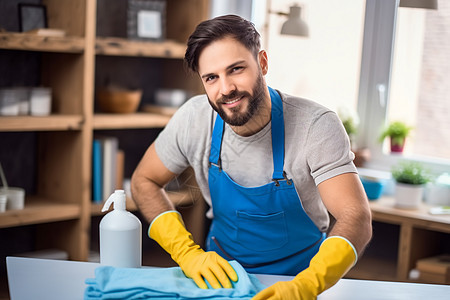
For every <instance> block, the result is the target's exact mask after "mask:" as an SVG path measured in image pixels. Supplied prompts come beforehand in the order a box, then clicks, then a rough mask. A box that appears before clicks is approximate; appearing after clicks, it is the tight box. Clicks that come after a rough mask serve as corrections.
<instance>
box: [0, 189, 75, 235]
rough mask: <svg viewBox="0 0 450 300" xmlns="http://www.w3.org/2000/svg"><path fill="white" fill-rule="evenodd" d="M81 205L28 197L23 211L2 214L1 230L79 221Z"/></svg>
mask: <svg viewBox="0 0 450 300" xmlns="http://www.w3.org/2000/svg"><path fill="white" fill-rule="evenodd" d="M80 212H81V209H80V204H70V203H62V202H53V201H50V200H48V199H44V198H39V197H27V198H26V200H25V207H24V209H21V210H7V211H6V212H3V213H1V214H0V228H7V227H15V226H23V225H30V224H40V223H48V222H57V221H66V220H73V219H77V218H79V216H80Z"/></svg>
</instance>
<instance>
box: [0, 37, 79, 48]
mask: <svg viewBox="0 0 450 300" xmlns="http://www.w3.org/2000/svg"><path fill="white" fill-rule="evenodd" d="M84 44H85V40H84V38H81V37H72V36H68V37H52V36H39V35H35V34H26V33H0V48H1V49H12V50H28V51H44V52H61V53H83V52H84Z"/></svg>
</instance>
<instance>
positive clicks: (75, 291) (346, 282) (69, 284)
mask: <svg viewBox="0 0 450 300" xmlns="http://www.w3.org/2000/svg"><path fill="white" fill-rule="evenodd" d="M6 261H7V268H8V283H9V287H10V295H11V300H29V299H36V300H40V299H45V300H53V299H55V300H61V299H65V300H71V299H74V300H80V299H83V293H84V290H85V288H86V285H85V283H84V281H85V279H86V278H94V277H95V276H94V270H95V268H97V267H98V266H99V264H98V263H89V262H75V261H63V260H48V259H36V258H19V257H7V258H6ZM256 276H257V277H258V279H259V280H260V281H261V283H263V284H265V285H267V286H269V285H271V284H273V283H275V282H277V281H282V280H284V281H286V280H290V279H291V278H292V277H289V276H274V275H256ZM318 299H320V300H326V299H333V300H339V299H345V300H364V299H368V300H375V299H380V300H400V299H405V300H415V299H417V300H419V299H421V300H422V299H433V300H440V299H446V300H448V299H450V286H449V285H433V284H415V283H397V282H385V281H367V280H351V279H342V280H340V281H339V282H338V283H337V284H336V285H335V286H333V287H332V288H330V289H329V290H327V291H325V292H324V293H322V294H321V295H320V296H319V297H318Z"/></svg>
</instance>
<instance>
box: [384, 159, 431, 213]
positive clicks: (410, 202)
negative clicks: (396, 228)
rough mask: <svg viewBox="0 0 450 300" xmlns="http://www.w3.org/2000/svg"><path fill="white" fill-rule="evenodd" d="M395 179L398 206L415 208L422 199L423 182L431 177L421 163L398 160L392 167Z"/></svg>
mask: <svg viewBox="0 0 450 300" xmlns="http://www.w3.org/2000/svg"><path fill="white" fill-rule="evenodd" d="M392 177H393V178H394V179H395V182H396V184H395V203H396V206H397V207H399V208H412V209H414V208H417V207H418V206H419V204H420V203H421V201H422V198H423V193H424V189H425V184H426V183H428V182H429V181H430V179H431V177H430V175H429V173H428V172H427V171H426V170H425V168H424V167H423V166H422V164H420V163H418V162H413V161H403V162H399V163H398V164H397V165H395V166H393V167H392Z"/></svg>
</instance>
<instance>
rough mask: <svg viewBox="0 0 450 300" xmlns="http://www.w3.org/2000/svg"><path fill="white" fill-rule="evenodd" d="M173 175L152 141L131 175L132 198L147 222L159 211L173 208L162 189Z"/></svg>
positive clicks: (158, 213)
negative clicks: (160, 157)
mask: <svg viewBox="0 0 450 300" xmlns="http://www.w3.org/2000/svg"><path fill="white" fill-rule="evenodd" d="M175 176H176V174H175V173H172V172H171V171H169V169H167V168H166V167H165V166H164V164H163V163H162V161H161V160H160V159H159V157H158V154H157V153H156V150H155V144H154V143H153V144H152V145H151V146H150V147H149V148H148V149H147V151H146V152H145V154H144V156H143V158H142V159H141V161H140V162H139V164H138V166H137V168H136V170H135V171H134V173H133V176H132V177H131V193H132V195H133V200H134V201H135V203H136V205H137V206H138V208H139V210H140V211H141V213H142V214H143V215H144V217H145V218H146V219H147V221H148V222H149V223H151V222H152V221H153V220H154V219H155V218H156V217H157V216H158V215H160V214H161V213H163V212H165V211H169V210H175V207H174V205H173V203H172V202H171V201H170V200H169V198H168V196H167V194H166V192H165V190H164V185H166V184H167V183H168V182H169V181H170V180H172V179H173V178H174V177H175Z"/></svg>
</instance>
